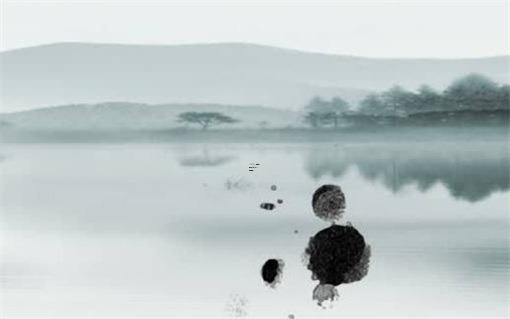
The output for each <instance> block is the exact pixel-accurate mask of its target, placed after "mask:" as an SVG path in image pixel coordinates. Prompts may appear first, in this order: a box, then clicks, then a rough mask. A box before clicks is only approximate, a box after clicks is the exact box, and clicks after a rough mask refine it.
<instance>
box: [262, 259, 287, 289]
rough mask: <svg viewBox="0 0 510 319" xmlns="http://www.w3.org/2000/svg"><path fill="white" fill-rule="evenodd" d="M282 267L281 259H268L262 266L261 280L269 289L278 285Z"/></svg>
mask: <svg viewBox="0 0 510 319" xmlns="http://www.w3.org/2000/svg"><path fill="white" fill-rule="evenodd" d="M284 265H285V264H284V262H283V260H281V259H268V260H266V262H265V263H264V265H263V266H262V269H261V271H260V274H261V275H262V279H263V280H264V282H266V284H268V285H269V286H270V287H271V288H275V287H276V285H277V284H279V283H280V281H281V276H282V271H283V266H284Z"/></svg>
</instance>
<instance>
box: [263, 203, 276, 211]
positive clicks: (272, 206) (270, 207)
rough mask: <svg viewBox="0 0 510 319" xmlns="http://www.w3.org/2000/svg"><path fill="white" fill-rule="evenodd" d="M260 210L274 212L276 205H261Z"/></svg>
mask: <svg viewBox="0 0 510 319" xmlns="http://www.w3.org/2000/svg"><path fill="white" fill-rule="evenodd" d="M260 208H262V209H265V210H273V209H274V208H275V205H274V204H273V203H262V204H260Z"/></svg>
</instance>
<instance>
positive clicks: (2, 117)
mask: <svg viewBox="0 0 510 319" xmlns="http://www.w3.org/2000/svg"><path fill="white" fill-rule="evenodd" d="M182 112H221V113H224V114H225V115H228V116H231V117H233V118H235V119H238V120H240V122H239V123H236V124H228V125H223V126H219V127H218V128H222V127H224V128H262V127H264V128H282V127H288V126H296V125H299V124H300V123H302V120H301V118H300V115H299V114H298V113H297V112H293V111H286V110H278V109H271V108H267V107H260V106H239V105H219V104H158V105H149V104H137V103H123V102H111V103H100V104H74V105H63V106H57V107H47V108H41V109H37V110H30V111H21V112H14V113H9V114H0V123H3V126H4V127H7V128H9V127H10V128H13V129H22V130H23V129H24V130H27V129H28V130H87V131H92V132H93V131H101V130H163V129H171V128H176V127H184V126H186V124H183V123H179V122H177V116H178V115H179V114H180V113H182ZM188 126H189V127H197V126H193V125H188ZM215 128H216V127H215Z"/></svg>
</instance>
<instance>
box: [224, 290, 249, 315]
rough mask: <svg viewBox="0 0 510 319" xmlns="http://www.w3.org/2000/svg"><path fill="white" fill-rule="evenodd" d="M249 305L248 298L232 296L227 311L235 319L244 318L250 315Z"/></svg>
mask: <svg viewBox="0 0 510 319" xmlns="http://www.w3.org/2000/svg"><path fill="white" fill-rule="evenodd" d="M247 305H248V300H246V298H244V297H242V296H239V295H237V294H232V295H230V300H229V301H228V303H227V305H226V307H225V310H226V311H227V312H228V313H229V314H230V315H231V316H232V317H234V318H239V317H244V316H246V315H247V314H248V313H247V311H246V307H247Z"/></svg>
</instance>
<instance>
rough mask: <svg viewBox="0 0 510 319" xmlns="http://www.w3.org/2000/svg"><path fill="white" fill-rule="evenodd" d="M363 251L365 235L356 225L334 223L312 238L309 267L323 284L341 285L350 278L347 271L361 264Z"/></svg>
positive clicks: (308, 248) (314, 277)
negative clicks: (347, 276)
mask: <svg viewBox="0 0 510 319" xmlns="http://www.w3.org/2000/svg"><path fill="white" fill-rule="evenodd" d="M364 251H365V239H364V238H363V236H362V235H361V234H360V233H359V232H358V231H357V230H356V229H355V228H354V227H352V226H340V225H332V226H330V227H328V228H325V229H323V230H321V231H320V232H318V233H317V234H315V236H313V237H312V238H310V242H309V243H308V247H307V248H306V250H305V253H306V255H308V256H309V261H308V265H307V268H308V269H309V270H310V271H312V274H313V276H312V278H313V279H315V280H319V282H320V284H321V285H325V284H328V285H333V286H338V285H340V284H342V283H346V282H349V279H350V278H346V275H348V274H349V272H350V271H352V269H354V267H355V266H357V265H358V264H359V262H360V260H361V258H362V256H363V253H364ZM351 279H352V278H351Z"/></svg>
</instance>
